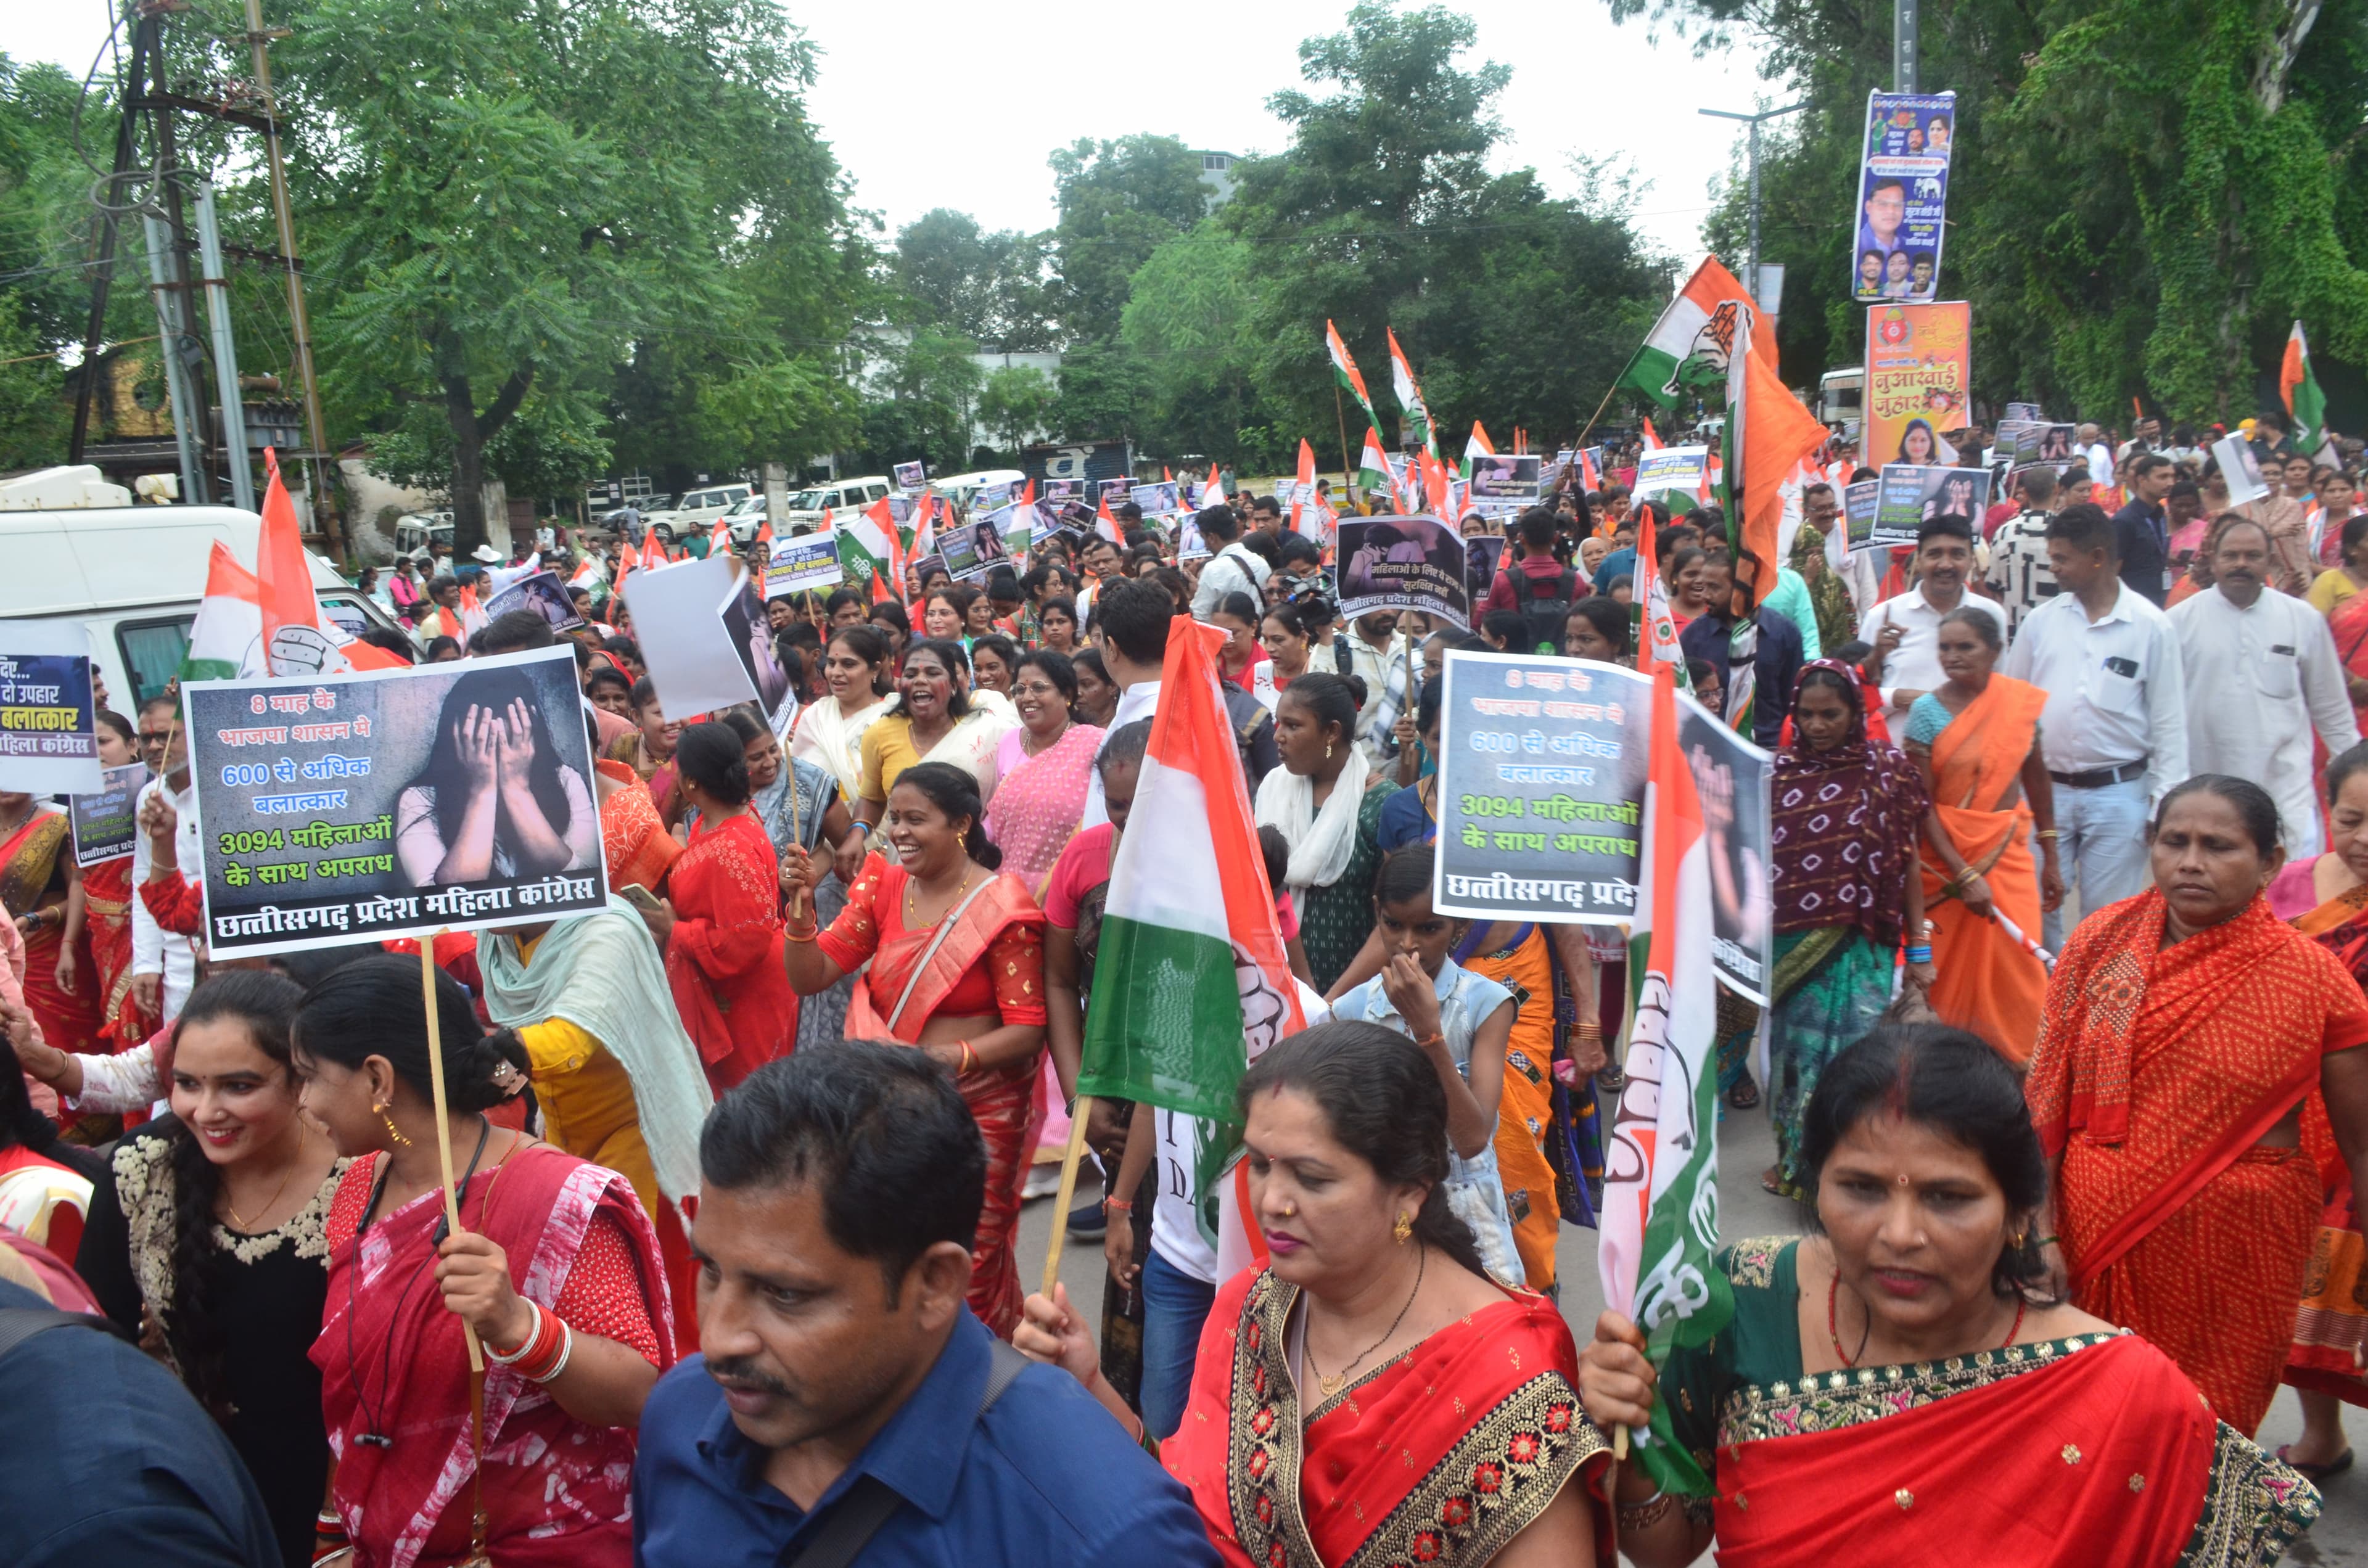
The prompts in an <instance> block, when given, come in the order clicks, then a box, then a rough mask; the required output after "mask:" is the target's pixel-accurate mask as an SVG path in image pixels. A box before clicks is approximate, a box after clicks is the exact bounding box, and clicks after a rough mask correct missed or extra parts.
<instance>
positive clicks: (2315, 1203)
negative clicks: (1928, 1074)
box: [2024, 890, 2368, 1436]
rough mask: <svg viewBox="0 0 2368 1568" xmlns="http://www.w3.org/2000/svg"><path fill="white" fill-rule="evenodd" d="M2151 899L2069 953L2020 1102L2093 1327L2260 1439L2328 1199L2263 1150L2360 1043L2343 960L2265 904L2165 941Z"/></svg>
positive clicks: (2073, 943)
mask: <svg viewBox="0 0 2368 1568" xmlns="http://www.w3.org/2000/svg"><path fill="white" fill-rule="evenodd" d="M2164 914H2165V909H2164V904H2163V899H2162V894H2161V893H2160V892H2156V891H2152V890H2149V891H2148V892H2144V893H2142V894H2140V895H2139V896H2137V897H2136V898H2132V899H2125V900H2123V902H2122V903H2117V904H2112V905H2110V906H2108V907H2107V908H2105V909H2102V910H2100V911H2099V912H2098V913H2097V914H2095V915H2091V916H2090V917H2089V919H2088V920H2087V921H2085V922H2084V923H2082V925H2081V926H2079V928H2078V930H2077V931H2075V932H2074V934H2073V936H2072V939H2071V940H2070V941H2069V942H2067V943H2066V945H2065V950H2064V956H2063V957H2062V959H2060V960H2058V961H2057V963H2056V967H2055V979H2054V982H2053V983H2051V984H2050V985H2049V987H2048V993H2047V1013H2046V1017H2045V1019H2044V1022H2043V1023H2042V1026H2041V1029H2040V1038H2039V1047H2038V1051H2037V1052H2036V1054H2035V1055H2034V1056H2033V1057H2032V1063H2031V1075H2030V1078H2029V1080H2028V1081H2027V1082H2026V1084H2025V1086H2024V1092H2025V1095H2026V1096H2027V1097H2028V1098H2029V1100H2030V1102H2031V1119H2032V1126H2033V1127H2034V1128H2036V1129H2037V1130H2038V1132H2039V1138H2040V1143H2041V1145H2042V1147H2044V1149H2045V1150H2046V1152H2047V1153H2048V1155H2049V1157H2050V1158H2057V1157H2060V1158H2061V1160H2062V1165H2061V1167H2060V1169H2059V1173H2058V1175H2057V1177H2056V1195H2057V1196H2056V1221H2057V1227H2058V1230H2059V1232H2060V1233H2061V1235H2062V1237H2063V1245H2064V1254H2065V1258H2066V1262H2067V1263H2068V1265H2069V1266H2070V1268H2071V1283H2072V1289H2073V1292H2074V1300H2075V1301H2076V1302H2077V1303H2078V1305H2079V1307H2080V1309H2081V1310H2082V1311H2084V1312H2091V1313H2094V1314H2095V1315H2096V1316H2098V1317H2100V1318H2103V1319H2104V1320H2105V1321H2106V1322H2108V1323H2116V1324H2123V1325H2124V1326H2125V1327H2129V1328H2133V1329H2135V1330H2137V1331H2138V1332H2139V1333H2140V1334H2143V1335H2146V1338H2147V1339H2149V1340H2151V1341H2153V1343H2154V1344H2155V1345H2157V1346H2159V1347H2160V1348H2161V1349H2162V1350H2164V1351H2165V1352H2166V1353H2167V1354H2169V1357H2170V1358H2171V1359H2172V1360H2174V1361H2176V1362H2178V1363H2179V1367H2180V1370H2181V1371H2183V1372H2185V1373H2186V1374H2187V1375H2188V1376H2189V1377H2190V1378H2192V1379H2193V1380H2194V1381H2195V1383H2196V1385H2197V1386H2198V1387H2199V1388H2201V1389H2202V1390H2203V1394H2204V1397H2205V1398H2207V1399H2209V1400H2210V1401H2211V1402H2212V1407H2213V1409H2214V1410H2215V1411H2217V1412H2218V1413H2219V1415H2220V1418H2221V1419H2222V1420H2224V1421H2226V1423H2227V1424H2228V1425H2229V1426H2233V1427H2235V1428H2236V1429H2237V1431H2239V1432H2242V1433H2245V1434H2247V1435H2248V1436H2249V1435H2250V1434H2251V1433H2252V1432H2253V1431H2255V1430H2256V1429H2257V1428H2258V1427H2259V1426H2260V1423H2261V1417H2262V1416H2263V1415H2265V1414H2266V1413H2267V1412H2268V1410H2269V1406H2270V1400H2271V1395H2272V1394H2273V1393H2274V1392H2276V1389H2277V1384H2278V1375H2279V1372H2280V1369H2282V1368H2283V1366H2284V1364H2285V1360H2286V1353H2287V1348H2288V1346H2290V1344H2291V1343H2292V1341H2293V1338H2294V1310H2295V1307H2296V1305H2297V1304H2298V1303H2299V1302H2300V1301H2301V1300H2302V1294H2303V1275H2304V1267H2305V1264H2306V1263H2307V1262H2308V1260H2309V1258H2310V1256H2311V1249H2312V1246H2313V1244H2315V1242H2316V1241H2317V1234H2318V1220H2319V1213H2320V1209H2321V1206H2322V1202H2323V1199H2324V1196H2325V1194H2324V1192H2323V1189H2322V1188H2321V1186H2320V1183H2319V1175H2318V1171H2317V1167H2316V1166H2315V1165H2313V1164H2312V1162H2311V1160H2310V1158H2309V1156H2308V1155H2307V1154H2306V1153H2305V1152H2304V1151H2303V1150H2301V1149H2299V1148H2292V1149H2265V1148H2260V1147H2258V1145H2259V1144H2260V1140H2261V1138H2262V1136H2263V1135H2264V1134H2266V1133H2267V1132H2269V1131H2270V1130H2271V1128H2273V1127H2275V1126H2276V1125H2277V1124H2278V1123H2279V1122H2280V1121H2282V1120H2283V1119H2284V1118H2285V1116H2286V1114H2287V1113H2288V1112H2289V1111H2291V1110H2293V1109H2294V1108H2295V1107H2296V1106H2297V1105H2300V1104H2301V1103H2302V1102H2303V1101H2304V1100H2305V1098H2306V1097H2308V1096H2310V1095H2311V1094H2312V1092H2313V1091H2314V1090H2315V1089H2316V1088H2317V1085H2318V1070H2319V1059H2320V1057H2322V1056H2323V1055H2325V1054H2327V1053H2328V1052H2330V1051H2346V1050H2351V1049H2353V1048H2355V1047H2358V1046H2361V1045H2363V1044H2368V1001H2364V1000H2363V998H2362V994H2361V990H2360V986H2359V984H2358V983H2357V982H2355V981H2354V980H2353V979H2352V978H2351V974H2350V972H2349V971H2346V970H2345V969H2344V967H2343V965H2342V964H2341V963H2340V961H2338V960H2337V959H2336V958H2335V956H2334V955H2333V954H2331V953H2329V952H2328V951H2327V950H2326V949H2324V948H2321V947H2320V946H2318V945H2317V943H2315V942H2313V941H2311V940H2310V939H2309V938H2308V937H2304V936H2302V935H2300V934H2299V933H2298V932H2296V931H2294V929H2293V928H2291V927H2290V926H2285V925H2284V924H2283V923H2282V922H2280V921H2279V920H2278V919H2277V918H2276V917H2275V916H2274V915H2271V913H2270V908H2269V904H2268V903H2267V902H2266V901H2265V900H2262V899H2260V898H2256V899H2254V901H2253V902H2252V903H2251V904H2249V905H2248V906H2247V908H2246V909H2245V911H2244V912H2243V913H2242V914H2240V915H2237V916H2236V917H2235V918H2234V919H2232V920H2228V921H2226V922H2224V923H2223V924H2221V925H2219V926H2213V927H2212V928H2210V929H2209V930H2205V931H2202V932H2198V933H2197V934H2196V935H2194V936H2192V937H2189V938H2188V939H2187V940H2185V941H2183V942H2180V943H2179V944H2178V945H2177V946H2175V947H2171V948H2168V949H2166V948H2164V947H2163V946H2162V935H2163V920H2164Z"/></svg>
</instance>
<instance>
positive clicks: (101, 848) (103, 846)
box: [66, 762, 151, 867]
mask: <svg viewBox="0 0 2368 1568" xmlns="http://www.w3.org/2000/svg"><path fill="white" fill-rule="evenodd" d="M150 777H151V775H150V774H149V772H148V769H147V768H145V767H142V766H141V765H140V764H139V763H136V762H127V763H125V764H124V765H123V766H122V767H108V768H103V769H101V770H100V772H99V787H98V789H97V791H96V792H94V793H92V794H88V795H69V796H67V797H66V820H67V823H68V824H69V825H70V826H71V827H72V828H73V830H74V864H75V865H77V866H85V867H86V866H96V865H97V864H98V863H99V862H100V861H101V860H112V859H115V858H118V857H120V856H124V855H129V854H131V851H132V848H133V846H135V845H136V844H137V843H138V842H139V838H140V824H139V822H138V811H139V804H140V791H141V790H142V788H144V787H145V786H146V785H147V782H148V780H149V778H150Z"/></svg>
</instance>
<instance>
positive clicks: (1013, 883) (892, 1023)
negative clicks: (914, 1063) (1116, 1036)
mask: <svg viewBox="0 0 2368 1568" xmlns="http://www.w3.org/2000/svg"><path fill="white" fill-rule="evenodd" d="M676 874H677V876H679V875H680V872H678V871H677V873H676ZM906 880H907V878H906V875H905V869H904V868H903V867H902V866H891V865H889V864H888V863H887V861H886V860H884V859H883V858H881V857H880V856H878V855H873V856H871V857H869V858H867V859H866V860H865V861H864V863H863V874H862V875H861V876H860V877H858V878H856V880H855V886H854V887H853V888H852V889H851V890H850V891H849V892H848V898H847V907H846V909H844V910H842V911H841V912H840V913H839V916H838V918H837V919H836V920H834V921H832V922H831V924H830V927H829V929H827V930H825V931H823V932H821V933H819V934H818V935H817V936H816V937H814V940H815V942H816V943H817V944H818V945H819V946H820V948H821V949H822V953H823V956H824V957H825V958H826V959H828V960H830V961H831V962H833V963H835V964H837V966H838V967H839V968H840V969H841V970H843V971H847V972H848V973H850V974H852V973H853V972H854V971H856V970H857V969H858V968H860V966H861V965H862V963H863V961H864V960H866V959H869V960H871V968H870V969H869V970H868V971H865V973H864V974H863V975H862V976H861V977H860V978H859V979H858V980H857V981H856V983H855V994H854V996H853V997H852V998H851V999H850V1000H849V1002H848V1009H847V1038H848V1039H849V1040H898V1041H910V1040H918V1039H919V1038H920V1034H921V1030H922V1029H923V1028H925V1027H927V1026H928V1022H929V1020H930V1019H931V1018H933V1017H937V1016H938V1015H939V1014H940V1013H942V1014H945V1015H947V1016H948V1017H998V1018H1000V1019H1001V1020H1002V1021H1003V1022H1004V1023H1005V1024H1007V1025H1008V1024H1036V1025H1041V1024H1042V1023H1043V1022H1044V912H1043V911H1042V910H1041V909H1039V908H1037V907H1036V901H1035V900H1034V899H1033V898H1031V897H1030V896H1029V893H1028V890H1027V889H1026V888H1025V887H1023V886H1022V885H1020V882H1019V879H1018V878H1017V877H1013V876H1010V875H1008V874H1006V875H1000V876H997V877H996V878H995V880H994V881H990V882H988V883H987V884H986V885H985V887H984V888H982V889H981V890H979V892H977V894H976V895H975V896H974V897H973V898H972V900H971V902H970V903H969V905H968V907H966V908H962V909H961V913H960V914H959V915H954V914H951V913H949V915H947V917H946V918H947V921H950V922H951V927H950V928H948V929H947V931H946V938H945V940H944V941H942V942H939V943H938V945H937V948H936V950H935V951H934V952H932V951H930V943H931V942H932V941H933V940H935V938H936V937H937V935H938V932H939V928H940V927H939V926H922V927H920V928H919V929H917V930H908V929H907V928H906V927H905V881H906ZM943 924H944V923H943V922H941V923H940V925H943ZM925 954H926V955H928V962H927V963H926V964H924V963H923V962H922V958H923V956H924V955H925ZM916 971H917V973H916ZM908 985H909V986H910V988H911V994H910V995H909V996H907V995H906V987H907V986H908ZM899 998H903V1002H902V1006H901V1010H900V1007H899ZM1042 1058H1043V1052H1042V1051H1041V1050H1040V1051H1034V1052H1032V1053H1030V1055H1029V1056H1028V1057H1027V1059H1026V1060H1025V1061H1022V1062H1012V1063H1010V1064H1008V1065H1007V1066H1003V1067H994V1068H981V1069H979V1070H977V1071H975V1072H971V1073H965V1074H962V1077H961V1078H960V1080H959V1081H958V1084H959V1087H960V1088H961V1090H962V1103H963V1104H965V1105H967V1106H969V1107H970V1113H971V1115H972V1116H973V1118H974V1119H976V1120H977V1122H978V1130H979V1131H980V1132H981V1133H982V1134H983V1135H984V1136H985V1139H986V1206H985V1209H983V1210H981V1211H980V1213H979V1218H978V1244H977V1245H976V1246H975V1247H973V1249H972V1256H973V1259H974V1262H973V1266H972V1270H971V1277H970V1309H971V1311H972V1312H976V1313H977V1314H978V1316H979V1319H980V1321H981V1322H983V1323H985V1324H986V1326H987V1327H989V1328H991V1329H993V1330H994V1331H995V1332H996V1334H998V1335H1002V1336H1003V1337H1004V1338H1006V1339H1008V1338H1010V1337H1011V1331H1012V1330H1013V1329H1014V1328H1016V1327H1018V1326H1019V1303H1020V1301H1022V1299H1023V1298H1022V1296H1021V1293H1020V1289H1019V1258H1018V1256H1017V1255H1016V1254H1015V1253H1014V1252H1013V1250H1012V1243H1013V1241H1014V1238H1015V1237H1016V1236H1017V1234H1018V1233H1019V1189H1020V1187H1022V1186H1023V1185H1024V1184H1025V1183H1026V1181H1027V1179H1028V1166H1029V1163H1030V1151H1031V1150H1033V1149H1034V1147H1035V1144H1036V1130H1037V1127H1038V1126H1039V1125H1040V1124H1041V1123H1042V1119H1043V1115H1044V1107H1043V1102H1042V1101H1041V1100H1040V1099H1038V1098H1037V1096H1036V1095H1035V1094H1034V1093H1033V1090H1034V1087H1035V1083H1036V1072H1037V1065H1038V1063H1039V1062H1041V1061H1042Z"/></svg>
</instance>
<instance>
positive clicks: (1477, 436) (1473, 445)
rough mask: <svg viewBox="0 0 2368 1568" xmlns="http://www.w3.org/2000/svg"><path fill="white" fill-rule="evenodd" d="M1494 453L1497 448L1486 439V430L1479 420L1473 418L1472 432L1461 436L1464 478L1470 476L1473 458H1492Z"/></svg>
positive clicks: (1495, 453)
mask: <svg viewBox="0 0 2368 1568" xmlns="http://www.w3.org/2000/svg"><path fill="white" fill-rule="evenodd" d="M1496 455H1497V449H1496V446H1495V445H1494V444H1493V443H1492V442H1491V441H1490V440H1489V439H1488V432H1487V431H1486V430H1485V429H1483V428H1481V426H1480V421H1478V420H1477V419H1475V420H1474V421H1473V422H1472V434H1470V435H1469V436H1466V437H1463V477H1464V478H1466V479H1469V478H1471V477H1472V460H1473V459H1474V458H1493V457H1495V456H1496Z"/></svg>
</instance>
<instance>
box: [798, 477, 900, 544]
mask: <svg viewBox="0 0 2368 1568" xmlns="http://www.w3.org/2000/svg"><path fill="white" fill-rule="evenodd" d="M895 488H896V486H895V485H894V483H890V481H889V478H888V476H887V475H886V474H884V473H874V474H867V475H865V476H864V477H863V478H861V479H834V480H832V481H830V482H829V483H826V484H818V485H815V486H814V488H812V489H810V490H801V491H799V492H798V493H797V494H793V495H791V497H790V500H789V505H788V506H784V507H783V508H782V509H781V517H780V521H779V522H777V523H776V524H775V525H774V527H773V533H774V535H775V537H777V538H786V537H787V536H788V535H790V534H792V533H812V532H813V531H814V529H815V528H820V527H821V526H822V515H823V514H824V513H825V512H860V511H861V510H863V508H864V507H866V506H871V504H872V503H873V502H874V501H877V500H879V499H880V498H881V497H882V495H885V494H888V493H889V492H890V491H892V490H894V489H895Z"/></svg>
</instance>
